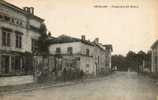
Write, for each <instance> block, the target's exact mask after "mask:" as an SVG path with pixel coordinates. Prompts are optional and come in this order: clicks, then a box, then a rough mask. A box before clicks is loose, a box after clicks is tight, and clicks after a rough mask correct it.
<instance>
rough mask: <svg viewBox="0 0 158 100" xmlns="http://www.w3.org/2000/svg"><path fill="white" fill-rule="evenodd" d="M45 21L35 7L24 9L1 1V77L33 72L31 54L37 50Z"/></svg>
mask: <svg viewBox="0 0 158 100" xmlns="http://www.w3.org/2000/svg"><path fill="white" fill-rule="evenodd" d="M43 22H44V20H43V19H42V18H40V17H38V16H36V15H34V8H33V7H24V8H23V9H21V8H19V7H17V6H14V5H12V4H10V3H8V2H6V1H4V0H1V1H0V75H16V74H22V73H23V74H27V73H29V72H31V71H32V68H33V67H32V66H31V64H32V63H31V61H30V60H31V57H30V56H29V55H30V54H31V53H33V52H34V51H36V49H37V40H38V38H39V36H40V32H39V29H40V26H41V24H42V23H43Z"/></svg>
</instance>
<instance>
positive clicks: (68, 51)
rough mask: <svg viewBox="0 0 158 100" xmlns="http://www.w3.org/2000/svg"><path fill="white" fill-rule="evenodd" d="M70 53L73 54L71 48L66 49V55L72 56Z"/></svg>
mask: <svg viewBox="0 0 158 100" xmlns="http://www.w3.org/2000/svg"><path fill="white" fill-rule="evenodd" d="M72 52H73V51H72V47H68V48H67V53H68V54H69V55H72Z"/></svg>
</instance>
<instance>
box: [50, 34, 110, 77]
mask: <svg viewBox="0 0 158 100" xmlns="http://www.w3.org/2000/svg"><path fill="white" fill-rule="evenodd" d="M49 51H50V54H52V55H55V56H57V55H60V57H61V62H62V63H64V64H62V65H63V66H62V68H61V69H63V68H72V69H73V68H78V69H79V70H83V71H84V73H86V74H88V75H96V74H100V73H106V72H108V71H109V70H110V69H111V52H112V46H111V45H102V44H100V43H99V39H98V38H96V39H95V40H94V41H93V42H90V41H89V40H86V37H85V36H84V35H83V36H82V37H81V39H79V38H73V37H70V36H66V35H61V36H59V37H58V38H54V39H52V40H51V45H50V47H49Z"/></svg>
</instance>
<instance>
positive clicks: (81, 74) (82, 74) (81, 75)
mask: <svg viewBox="0 0 158 100" xmlns="http://www.w3.org/2000/svg"><path fill="white" fill-rule="evenodd" d="M83 76H84V72H83V70H81V71H80V77H81V81H82V82H83Z"/></svg>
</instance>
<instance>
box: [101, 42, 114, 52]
mask: <svg viewBox="0 0 158 100" xmlns="http://www.w3.org/2000/svg"><path fill="white" fill-rule="evenodd" d="M103 46H104V47H106V48H107V49H111V50H112V51H113V47H112V45H111V44H105V45H103Z"/></svg>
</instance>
